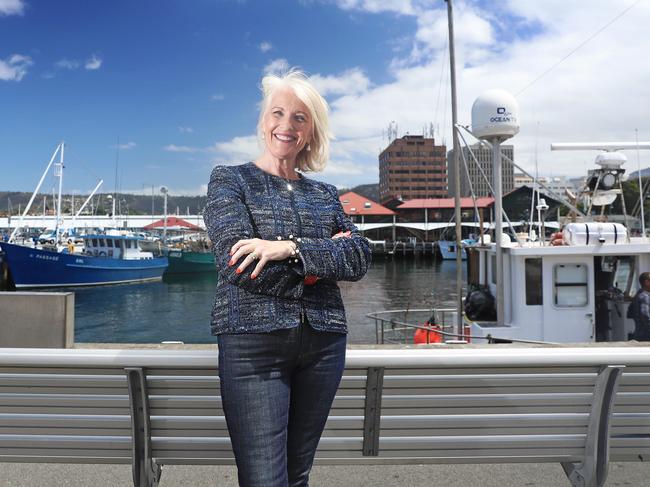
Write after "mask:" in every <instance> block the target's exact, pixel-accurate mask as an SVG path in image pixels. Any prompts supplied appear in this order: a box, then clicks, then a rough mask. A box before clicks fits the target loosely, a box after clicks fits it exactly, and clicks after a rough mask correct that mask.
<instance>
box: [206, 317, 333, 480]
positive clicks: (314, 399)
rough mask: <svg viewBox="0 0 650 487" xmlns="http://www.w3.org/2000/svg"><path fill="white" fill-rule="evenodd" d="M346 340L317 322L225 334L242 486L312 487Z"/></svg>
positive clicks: (224, 384) (222, 367) (225, 393)
mask: <svg viewBox="0 0 650 487" xmlns="http://www.w3.org/2000/svg"><path fill="white" fill-rule="evenodd" d="M345 342H346V336H345V335H343V334H338V333H329V332H319V331H316V330H314V329H313V328H312V327H311V326H310V325H309V324H301V325H299V326H298V327H296V328H291V329H288V330H276V331H272V332H269V333H247V334H221V335H219V338H218V344H219V378H220V382H221V400H222V403H223V410H224V414H225V416H226V423H227V425H228V432H229V433H230V439H231V441H232V447H233V451H234V453H235V459H236V462H237V471H238V476H239V485H240V486H241V487H287V486H290V487H298V486H307V485H309V472H310V470H311V467H312V463H313V461H314V454H315V452H316V447H317V446H318V441H319V440H320V437H321V434H322V432H323V428H324V427H325V422H326V421H327V416H328V414H329V411H330V408H331V406H332V401H333V400H334V396H335V394H336V390H337V389H338V386H339V382H340V381H341V376H342V375H343V368H344V366H345Z"/></svg>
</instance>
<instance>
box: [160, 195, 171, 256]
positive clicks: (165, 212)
mask: <svg viewBox="0 0 650 487" xmlns="http://www.w3.org/2000/svg"><path fill="white" fill-rule="evenodd" d="M160 192H161V193H162V194H163V201H164V203H163V244H165V242H166V241H167V193H168V192H169V190H168V189H167V187H166V186H161V187H160Z"/></svg>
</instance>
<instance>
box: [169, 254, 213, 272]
mask: <svg viewBox="0 0 650 487" xmlns="http://www.w3.org/2000/svg"><path fill="white" fill-rule="evenodd" d="M167 257H168V259H169V267H167V270H166V271H165V274H188V273H194V272H216V270H217V268H216V267H215V263H214V254H213V253H212V252H191V251H180V250H170V251H169V253H168V254H167Z"/></svg>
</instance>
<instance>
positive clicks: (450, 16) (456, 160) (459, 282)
mask: <svg viewBox="0 0 650 487" xmlns="http://www.w3.org/2000/svg"><path fill="white" fill-rule="evenodd" d="M445 1H446V2H447V21H448V24H449V74H450V77H451V79H450V82H451V127H452V141H453V142H452V143H453V149H452V154H453V171H454V217H455V219H456V300H457V312H456V315H457V316H456V326H457V327H458V334H459V335H460V336H461V337H462V334H463V268H462V265H463V255H462V248H461V240H462V233H461V228H462V227H461V213H460V154H459V152H458V151H459V149H460V144H459V143H458V133H457V132H456V124H457V123H458V113H457V105H456V57H455V53H454V13H453V6H452V0H445Z"/></svg>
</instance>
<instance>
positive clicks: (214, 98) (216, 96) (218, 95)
mask: <svg viewBox="0 0 650 487" xmlns="http://www.w3.org/2000/svg"><path fill="white" fill-rule="evenodd" d="M225 98H226V97H225V96H224V95H222V94H221V93H215V94H214V95H212V96H210V100H212V101H222V100H224V99H225Z"/></svg>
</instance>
